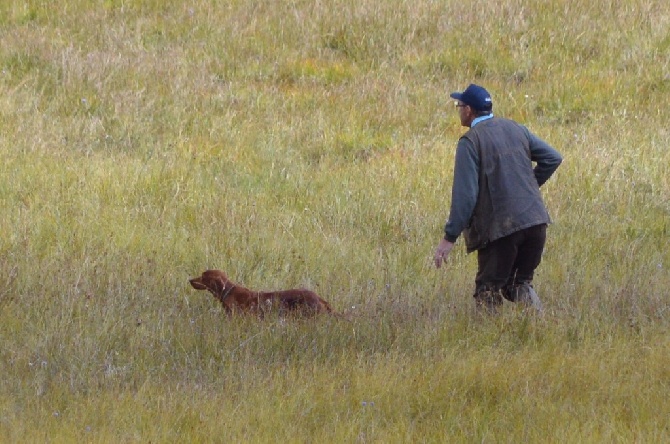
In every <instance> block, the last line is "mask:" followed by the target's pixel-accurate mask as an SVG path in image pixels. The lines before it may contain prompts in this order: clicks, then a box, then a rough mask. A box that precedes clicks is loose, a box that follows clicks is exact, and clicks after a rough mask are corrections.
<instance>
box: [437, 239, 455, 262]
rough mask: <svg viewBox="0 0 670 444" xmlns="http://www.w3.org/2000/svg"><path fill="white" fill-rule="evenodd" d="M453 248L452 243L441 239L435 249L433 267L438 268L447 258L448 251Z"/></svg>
mask: <svg viewBox="0 0 670 444" xmlns="http://www.w3.org/2000/svg"><path fill="white" fill-rule="evenodd" d="M452 248H454V244H453V243H452V242H449V241H448V240H446V239H442V240H441V241H440V244H439V245H438V246H437V250H435V268H440V267H441V266H442V262H443V261H446V260H447V257H448V256H449V252H451V249H452Z"/></svg>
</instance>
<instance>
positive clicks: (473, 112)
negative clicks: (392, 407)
mask: <svg viewBox="0 0 670 444" xmlns="http://www.w3.org/2000/svg"><path fill="white" fill-rule="evenodd" d="M451 97H452V98H453V99H456V106H457V108H458V113H459V116H460V119H461V125H463V126H465V127H468V128H470V129H469V130H468V131H467V132H466V133H465V134H464V135H463V136H461V138H460V140H459V141H458V146H457V147H456V162H455V165H454V183H453V188H452V196H451V210H450V213H449V220H448V221H447V223H446V225H445V227H444V232H445V235H444V238H443V239H442V240H441V241H440V243H439V245H438V246H437V249H436V251H435V266H436V267H437V268H440V266H441V265H442V262H443V261H445V260H446V259H447V256H449V252H450V251H451V249H452V248H453V246H454V243H455V242H456V239H458V237H459V236H460V235H461V233H463V236H464V238H465V245H466V248H467V252H468V253H471V252H473V251H477V263H478V270H477V276H476V278H475V294H474V298H475V302H476V306H477V307H478V308H481V309H484V310H486V311H487V312H488V313H491V314H495V313H497V312H498V308H499V307H500V306H501V305H502V303H503V298H505V299H507V300H509V301H513V302H519V303H522V304H525V305H527V306H532V307H534V308H535V309H537V310H538V311H541V310H542V303H541V302H540V299H539V297H538V296H537V293H536V292H535V290H534V289H533V286H532V281H533V274H534V272H535V269H536V268H537V266H538V265H539V264H540V261H541V259H542V252H543V250H544V244H545V239H546V229H547V224H549V222H550V219H549V214H548V213H547V210H546V208H545V206H544V203H543V201H542V197H541V195H540V186H542V185H543V184H544V183H545V182H546V181H547V180H548V179H549V177H551V175H552V174H553V173H554V171H556V169H557V168H558V166H559V165H560V164H561V161H562V160H563V159H562V157H561V155H560V154H559V153H558V151H556V150H555V149H554V148H552V147H551V146H549V145H548V144H547V143H546V142H544V141H543V140H541V139H540V138H538V137H537V136H535V135H534V134H532V133H531V132H530V131H529V130H528V129H527V128H525V127H524V126H522V125H520V124H518V123H516V122H514V121H512V120H508V119H502V118H499V117H494V116H493V112H492V111H493V101H492V100H491V96H490V95H489V93H488V92H487V91H486V90H485V89H484V88H482V87H481V86H478V85H474V84H472V85H470V86H468V87H467V89H466V90H465V91H463V92H462V93H461V92H455V93H453V94H451ZM533 162H535V167H533Z"/></svg>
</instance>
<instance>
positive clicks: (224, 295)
mask: <svg viewBox="0 0 670 444" xmlns="http://www.w3.org/2000/svg"><path fill="white" fill-rule="evenodd" d="M224 288H225V287H224ZM233 288H235V286H234V285H231V286H230V288H229V289H228V290H226V291H224V292H223V296H221V303H223V301H225V300H226V298H227V297H228V295H229V294H230V292H231V291H233Z"/></svg>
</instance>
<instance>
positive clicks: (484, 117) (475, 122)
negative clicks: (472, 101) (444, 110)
mask: <svg viewBox="0 0 670 444" xmlns="http://www.w3.org/2000/svg"><path fill="white" fill-rule="evenodd" d="M492 117H493V113H491V114H487V115H486V116H480V117H477V118H476V119H475V120H473V121H472V123H471V124H470V128H472V127H474V126H475V125H477V124H478V123H479V122H483V121H484V120H488V119H490V118H492Z"/></svg>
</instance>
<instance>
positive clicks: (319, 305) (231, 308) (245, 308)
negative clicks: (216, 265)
mask: <svg viewBox="0 0 670 444" xmlns="http://www.w3.org/2000/svg"><path fill="white" fill-rule="evenodd" d="M189 282H191V286H193V288H195V289H196V290H207V291H209V292H210V293H212V294H213V295H214V297H215V298H216V299H218V300H219V302H221V304H222V305H223V308H224V309H225V310H226V312H227V313H228V314H232V313H234V312H247V313H255V314H259V315H262V314H263V313H264V312H265V311H266V310H267V309H270V308H272V307H278V308H279V310H287V311H294V312H300V313H301V314H305V315H315V314H320V313H332V312H333V310H332V309H331V308H330V305H329V304H328V302H326V301H324V300H323V299H321V298H320V297H319V296H318V295H317V294H316V293H314V292H313V291H310V290H283V291H272V292H256V291H251V290H248V289H246V288H244V287H242V286H241V285H235V284H233V283H232V282H231V281H230V280H229V279H228V276H226V274H225V273H224V272H223V271H220V270H207V271H205V272H204V273H203V274H202V275H201V276H200V277H197V278H193V279H190V280H189Z"/></svg>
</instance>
